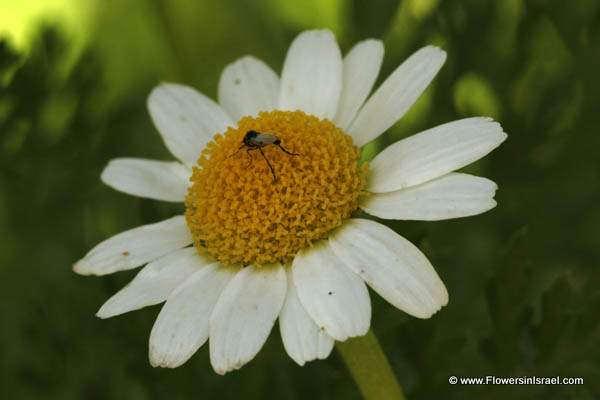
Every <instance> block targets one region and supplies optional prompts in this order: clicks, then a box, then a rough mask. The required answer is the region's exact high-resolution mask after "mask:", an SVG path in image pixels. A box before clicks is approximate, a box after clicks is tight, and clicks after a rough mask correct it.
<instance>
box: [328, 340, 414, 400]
mask: <svg viewBox="0 0 600 400" xmlns="http://www.w3.org/2000/svg"><path fill="white" fill-rule="evenodd" d="M336 347H337V349H338V351H339V353H340V355H341V356H342V359H343V360H344V363H345V364H346V366H347V367H348V369H349V370H350V374H351V375H352V378H354V381H355V382H356V385H357V386H358V388H359V389H360V392H361V393H362V395H363V397H364V398H365V399H366V400H381V399H386V400H388V399H389V400H405V399H406V397H404V394H403V393H402V388H400V384H399V383H398V381H397V380H396V376H395V375H394V372H393V371H392V368H391V367H390V363H389V362H388V360H387V358H386V356H385V354H384V353H383V351H382V350H381V346H380V345H379V341H378V340H377V337H376V336H375V334H374V333H373V331H372V330H369V332H368V333H367V334H366V335H365V336H361V337H357V338H353V339H349V340H347V341H345V342H336Z"/></svg>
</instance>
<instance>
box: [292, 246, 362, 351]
mask: <svg viewBox="0 0 600 400" xmlns="http://www.w3.org/2000/svg"><path fill="white" fill-rule="evenodd" d="M292 272H293V274H294V283H295V284H296V290H297V291H298V297H299V299H300V303H301V304H302V306H304V309H305V310H306V312H307V313H308V314H309V315H310V316H311V318H312V319H313V320H314V321H315V322H316V323H317V325H318V326H319V327H320V328H321V329H323V330H324V331H325V333H327V334H328V335H329V336H331V337H333V338H334V339H335V340H340V341H343V340H346V339H348V338H350V337H354V336H362V335H364V334H366V333H367V331H368V330H369V325H370V323H371V302H370V300H369V292H368V291H367V287H366V286H365V284H364V282H363V281H362V279H361V278H360V277H359V276H358V275H356V274H355V273H353V272H352V271H350V270H349V269H348V268H346V266H345V265H344V264H343V263H342V261H340V260H339V259H338V258H337V257H336V256H335V255H334V254H333V252H332V251H331V249H330V248H329V246H328V244H327V242H326V241H321V242H319V243H317V244H316V245H314V246H313V247H312V248H309V249H305V250H301V251H300V252H299V253H298V254H297V255H296V257H295V258H294V262H293V265H292Z"/></svg>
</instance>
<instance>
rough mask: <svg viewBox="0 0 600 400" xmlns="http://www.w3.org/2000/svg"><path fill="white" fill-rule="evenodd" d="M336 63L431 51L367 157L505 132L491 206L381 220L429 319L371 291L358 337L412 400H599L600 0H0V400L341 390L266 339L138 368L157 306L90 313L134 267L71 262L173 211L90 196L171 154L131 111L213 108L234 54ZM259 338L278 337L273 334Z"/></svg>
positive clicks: (486, 169)
mask: <svg viewBox="0 0 600 400" xmlns="http://www.w3.org/2000/svg"><path fill="white" fill-rule="evenodd" d="M313 27H327V28H329V29H332V30H333V31H334V32H335V34H336V36H337V38H338V40H339V43H340V46H341V48H342V50H343V51H347V50H348V49H349V48H350V47H351V46H352V44H353V43H354V42H356V41H357V40H360V39H364V38H367V37H376V38H381V39H382V40H383V41H384V42H385V46H386V57H385V60H384V64H383V68H382V72H381V74H380V78H379V82H381V81H382V79H384V78H385V77H386V76H387V75H388V74H389V73H390V72H391V71H392V70H393V69H394V68H395V67H396V66H397V65H398V64H399V63H401V62H402V60H403V59H404V58H405V57H407V56H408V55H409V54H411V52H412V51H414V50H416V49H418V48H419V47H421V46H423V45H425V44H436V45H439V46H441V47H443V48H444V49H445V50H446V51H447V52H448V60H447V62H446V64H445V66H444V68H443V69H442V71H441V73H440V74H439V75H438V77H437V79H436V80H435V81H434V83H433V85H432V86H431V87H430V88H429V89H428V90H427V92H426V93H425V94H424V95H423V96H422V98H421V99H420V100H419V102H418V103H417V105H416V106H415V107H414V108H413V109H412V110H411V111H410V113H409V114H408V115H406V116H405V117H404V118H403V119H402V120H401V121H400V122H399V123H397V124H396V125H395V126H394V127H393V129H391V130H390V131H389V132H387V133H386V134H385V135H383V136H382V137H381V138H380V139H378V140H377V141H376V142H375V143H373V144H371V145H370V146H369V149H368V151H369V154H370V155H373V154H374V153H375V152H377V151H379V150H380V149H382V148H383V147H384V146H386V145H387V144H389V143H392V142H394V141H396V140H398V139H399V138H402V137H405V136H407V135H409V134H412V133H415V132H418V131H420V130H423V129H426V128H428V127H432V126H435V125H437V124H440V123H443V122H447V121H451V120H454V119H459V118H463V117H466V116H472V115H488V116H492V117H494V118H495V119H497V120H499V121H500V122H501V123H502V125H503V126H504V129H505V131H506V132H508V133H509V138H508V140H507V142H505V143H504V144H503V145H502V146H501V147H500V148H499V149H497V150H496V151H495V152H494V153H492V155H491V156H488V157H486V158H485V159H484V160H482V161H480V162H478V163H476V164H474V165H472V166H470V167H469V168H468V171H470V172H472V173H475V174H478V175H483V176H486V177H489V178H491V179H493V180H495V181H496V182H498V184H499V187H500V189H499V192H498V193H497V200H498V204H499V205H498V207H496V208H495V209H494V210H492V211H491V212H488V213H486V214H483V215H481V216H477V217H472V218H466V219H460V220H453V221H444V222H435V223H427V222H391V223H390V222H387V224H388V225H389V226H391V227H392V228H394V229H395V230H396V231H398V232H399V233H401V234H402V235H404V236H405V237H407V238H408V239H410V240H411V241H412V242H413V243H416V244H418V245H419V247H420V248H421V249H422V250H423V251H424V252H425V253H426V254H427V256H428V257H429V259H430V260H431V261H432V263H433V265H434V266H435V267H436V269H437V271H438V273H439V274H440V276H441V277H442V279H443V280H444V282H445V283H446V285H447V287H448V290H449V292H450V303H449V305H448V306H447V307H446V308H444V309H442V311H441V312H439V313H438V314H436V315H435V316H434V317H433V318H431V319H430V320H418V319H415V318H410V317H408V316H407V315H405V314H404V313H402V312H399V311H397V310H395V309H394V308H393V307H391V306H390V305H388V304H387V303H385V302H384V301H383V300H381V299H380V298H379V297H378V296H376V295H372V296H371V297H372V300H373V304H374V309H373V329H374V331H375V332H376V334H377V335H378V336H379V338H380V340H381V342H382V345H383V348H384V350H385V351H386V353H387V355H388V357H389V359H390V361H391V363H392V366H393V368H394V371H395V372H396V374H397V376H398V379H399V380H400V382H401V384H402V385H403V387H404V389H405V391H406V393H407V395H408V397H409V398H410V399H506V398H509V396H510V398H511V399H513V400H516V399H597V398H600V322H599V318H598V316H599V314H600V313H599V309H600V285H599V278H600V268H599V267H600V265H599V262H598V261H599V260H600V179H599V178H600V156H599V153H600V131H599V127H600V117H599V116H600V109H599V106H600V2H598V1H596V0H573V1H564V0H534V1H522V0H500V1H481V0H467V1H451V0H448V1H438V0H421V1H420V0H412V1H406V0H404V1H394V0H373V1H360V0H305V1H302V2H291V1H286V0H259V1H258V0H247V1H235V0H221V1H208V0H204V1H197V0H171V1H160V0H154V1H152V0H127V1H121V0H56V1H50V0H46V1H41V0H39V1H36V0H19V1H5V0H0V32H1V34H0V36H1V37H2V38H3V39H2V40H1V41H0V238H1V240H0V299H1V300H0V398H2V399H132V400H135V399H165V398H168V399H191V398H196V399H198V398H202V399H208V398H219V399H238V398H244V399H271V398H272V399H314V400H316V399H357V398H359V394H358V391H357V390H356V388H355V386H354V384H353V382H352V381H351V379H350V377H349V374H348V373H347V371H346V370H345V369H344V366H343V364H342V362H341V360H340V359H339V357H338V356H337V355H336V354H335V352H334V353H333V354H332V356H331V357H330V358H329V359H327V360H326V361H318V362H313V363H310V364H308V365H307V366H305V367H304V368H300V367H297V366H296V365H295V364H294V363H293V361H292V360H291V359H290V358H289V357H288V356H287V355H286V354H285V352H284V350H283V347H282V344H281V340H280V338H279V334H272V335H271V337H270V339H269V341H268V342H267V344H266V346H265V348H264V349H263V351H261V352H260V353H259V355H258V356H257V357H256V359H255V360H254V361H252V362H251V363H250V364H248V365H247V366H245V367H244V368H243V369H242V370H241V371H239V372H234V373H230V374H228V375H226V376H225V377H221V376H218V375H216V374H215V373H213V371H212V369H211V367H210V365H209V360H208V351H207V346H204V347H203V348H202V349H201V350H200V351H199V352H198V353H197V354H196V355H195V356H194V357H193V358H192V359H191V360H190V361H189V362H188V363H187V364H185V365H184V366H183V367H180V368H178V369H176V370H161V369H153V368H152V367H150V365H149V363H148V361H147V340H148V335H149V332H150V329H151V326H152V323H153V320H154V318H155V317H156V315H157V313H158V311H159V307H151V308H148V309H144V310H141V311H138V312H134V313H130V314H126V315H125V316H121V317H117V318H113V319H110V320H107V321H101V320H99V319H97V318H96V317H95V316H94V314H95V312H96V311H97V309H98V308H99V306H100V305H101V304H102V303H103V302H104V301H105V300H106V299H107V298H108V297H110V296H111V295H112V294H113V293H114V292H116V291H117V290H118V289H119V288H121V287H122V286H123V285H125V284H126V282H128V281H129V280H130V279H131V278H132V277H133V276H134V275H135V271H130V272H122V273H119V274H116V275H114V276H108V277H103V278H86V277H81V276H77V275H75V274H74V273H73V272H72V271H71V265H72V264H73V263H74V262H75V261H76V260H77V259H79V258H80V257H82V256H83V255H84V254H85V253H86V252H87V251H88V250H89V249H90V248H91V247H92V246H93V245H95V244H96V243H98V242H100V241H101V240H103V239H105V238H108V237H109V236H111V235H113V234H115V233H117V232H120V231H123V230H126V229H129V228H132V227H135V226H137V225H140V224H145V223H150V222H153V221H158V220H160V219H163V218H167V217H169V216H171V215H172V214H173V213H174V212H180V211H181V210H180V207H179V206H177V205H170V204H163V203H160V202H156V201H150V200H143V199H137V198H134V197H129V196H126V195H124V194H121V193H118V192H116V191H114V190H111V189H109V188H108V187H106V186H104V185H102V184H101V182H100V180H99V175H100V172H101V170H102V168H103V167H104V166H105V165H106V163H107V161H108V160H109V159H111V158H114V157H120V156H133V157H150V158H159V159H169V158H170V157H171V156H170V155H169V154H168V153H167V151H166V149H165V148H164V146H163V145H162V142H161V139H160V137H159V135H158V134H157V132H156V130H155V128H154V127H153V126H152V124H151V121H150V118H149V116H148V113H147V111H146V108H145V100H146V96H147V95H148V93H149V91H150V90H151V88H152V87H153V86H154V85H156V84H157V83H158V82H160V81H163V80H168V81H177V82H183V83H187V84H190V85H193V86H195V87H197V88H198V89H199V90H201V91H202V92H204V93H206V94H208V95H209V96H211V97H215V95H216V87H217V82H218V78H219V73H220V71H221V69H222V68H223V67H224V66H225V65H226V64H227V63H230V62H232V61H234V60H235V59H236V58H238V57H240V56H243V55H245V54H254V55H256V56H258V57H260V58H262V59H264V60H265V61H267V62H268V63H269V64H270V65H271V66H272V67H273V68H274V69H275V70H277V71H280V69H281V66H282V63H283V60H284V56H285V51H286V49H287V46H288V45H289V44H290V42H291V40H292V39H293V37H294V36H295V35H296V34H297V33H298V32H300V31H302V30H304V29H307V28H313ZM277 331H278V330H277V329H276V330H275V332H277ZM451 375H456V376H485V375H496V376H524V375H528V376H532V375H536V376H555V375H561V376H583V377H585V379H586V380H585V385H583V386H461V385H455V386H451V385H449V384H448V377H449V376H451Z"/></svg>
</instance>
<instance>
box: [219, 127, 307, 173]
mask: <svg viewBox="0 0 600 400" xmlns="http://www.w3.org/2000/svg"><path fill="white" fill-rule="evenodd" d="M270 144H272V145H275V146H277V147H279V148H280V149H281V151H283V152H284V153H286V154H289V155H290V156H299V155H300V154H297V153H292V152H290V151H287V150H286V149H285V148H283V146H282V145H281V139H279V138H278V137H277V136H275V135H273V134H272V133H260V132H257V131H253V130H250V131H248V132H246V135H244V139H243V140H242V145H241V146H240V148H239V149H237V151H236V152H235V153H233V154H232V155H230V156H229V157H233V156H234V155H236V154H237V153H238V152H239V151H240V150H241V149H243V148H246V153H248V157H249V158H250V162H249V163H248V165H250V163H251V162H252V156H251V155H250V152H251V151H253V150H258V151H260V154H261V155H262V156H263V158H264V159H265V161H266V162H267V165H268V166H269V169H270V170H271V173H272V174H273V181H276V180H277V176H276V175H275V169H274V168H273V166H272V165H271V163H270V162H269V159H268V158H267V156H266V155H265V153H264V152H263V150H262V148H263V147H266V146H268V145H270ZM229 157H228V158H229Z"/></svg>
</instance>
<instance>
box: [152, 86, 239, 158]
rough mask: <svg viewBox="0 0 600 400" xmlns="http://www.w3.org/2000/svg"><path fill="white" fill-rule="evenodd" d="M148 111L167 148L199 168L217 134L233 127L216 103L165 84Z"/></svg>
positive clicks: (155, 93)
mask: <svg viewBox="0 0 600 400" xmlns="http://www.w3.org/2000/svg"><path fill="white" fill-rule="evenodd" d="M148 109H149V110H150V116H151V117H152V120H153V121H154V125H156V128H157V129H158V131H159V132H160V134H161V135H162V137H163V139H164V141H165V144H166V145H167V148H168V149H169V150H170V151H171V153H173V155H174V156H175V157H177V158H179V159H180V160H181V161H183V162H184V163H185V164H186V165H188V166H192V165H194V164H196V161H197V160H198V157H199V156H200V152H201V151H202V149H203V148H204V146H205V145H206V144H207V143H208V142H209V141H210V140H211V139H212V137H213V136H214V134H215V133H217V132H220V133H224V132H225V130H226V129H227V127H228V126H232V125H233V123H232V122H231V120H230V119H229V117H228V116H227V114H226V113H225V111H223V109H222V108H221V107H220V106H219V105H218V104H217V103H215V102H214V101H212V100H211V99H209V98H208V97H206V96H204V95H203V94H201V93H199V92H198V91H196V90H195V89H193V88H191V87H188V86H184V85H178V84H175V83H163V84H161V85H159V86H157V87H155V88H154V89H153V90H152V93H150V96H149V97H148Z"/></svg>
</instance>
